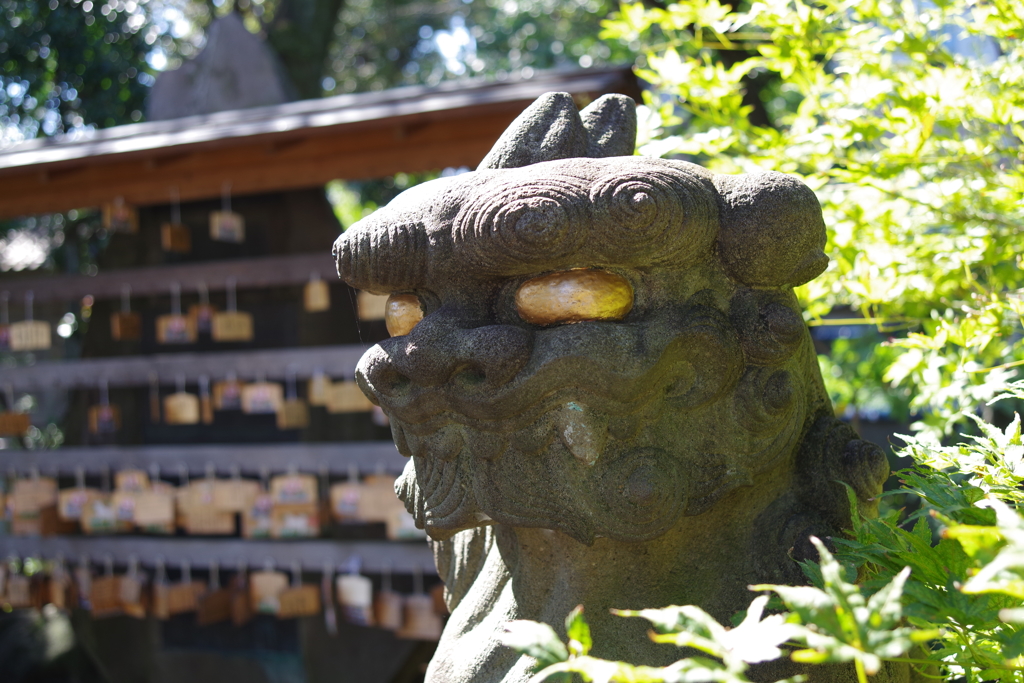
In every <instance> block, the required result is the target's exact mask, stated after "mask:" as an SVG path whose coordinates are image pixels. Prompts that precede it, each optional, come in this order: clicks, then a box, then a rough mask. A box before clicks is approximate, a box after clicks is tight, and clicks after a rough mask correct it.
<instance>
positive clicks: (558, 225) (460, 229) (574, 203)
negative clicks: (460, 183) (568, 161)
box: [453, 176, 592, 270]
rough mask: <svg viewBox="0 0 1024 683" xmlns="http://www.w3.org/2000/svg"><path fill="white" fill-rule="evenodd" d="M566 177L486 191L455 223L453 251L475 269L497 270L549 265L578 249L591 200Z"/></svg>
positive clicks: (509, 183) (514, 183)
mask: <svg viewBox="0 0 1024 683" xmlns="http://www.w3.org/2000/svg"><path fill="white" fill-rule="evenodd" d="M574 180H575V179H572V178H569V177H559V176H553V177H550V176H549V177H547V178H544V179H540V180H535V181H533V182H527V183H524V182H523V180H522V179H518V178H517V179H516V180H513V181H506V182H504V183H501V184H499V185H497V186H494V187H485V188H484V189H483V191H481V193H480V194H478V195H476V196H475V197H473V198H471V199H470V200H469V201H468V202H467V203H466V204H464V205H463V206H462V209H461V210H460V211H459V213H458V215H457V216H456V218H455V224H454V229H453V238H454V241H455V245H456V248H462V249H467V250H469V251H470V252H471V253H472V254H473V256H474V257H475V258H474V264H479V265H480V266H481V267H482V268H485V269H492V270H493V269H500V268H502V267H505V266H508V265H509V264H514V263H531V262H537V261H548V260H552V259H558V258H561V257H564V256H566V255H568V254H571V253H572V252H574V251H576V250H578V249H579V248H580V245H581V243H582V242H583V240H584V238H586V236H587V231H586V230H585V229H584V228H585V226H587V225H588V224H589V223H590V222H591V220H592V218H591V206H590V200H589V198H588V197H587V195H586V193H585V192H584V191H583V190H582V189H580V188H579V187H578V182H579V181H578V180H576V181H575V182H574Z"/></svg>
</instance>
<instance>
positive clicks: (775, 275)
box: [712, 171, 828, 287]
mask: <svg viewBox="0 0 1024 683" xmlns="http://www.w3.org/2000/svg"><path fill="white" fill-rule="evenodd" d="M712 182H714V184H715V188H716V189H717V190H718V195H719V211H718V215H719V231H718V254H719V256H720V257H721V259H722V263H723V265H724V266H725V269H726V271H727V272H728V273H729V275H731V276H732V277H733V278H735V279H736V280H739V281H740V282H742V283H743V284H745V285H748V286H750V287H796V286H797V285H802V284H804V283H805V282H809V281H811V280H813V279H814V278H816V277H818V276H819V275H821V273H822V271H824V270H825V267H826V266H828V257H827V256H826V255H825V252H824V248H825V221H824V220H823V218H822V216H821V205H820V204H819V203H818V198H817V197H815V196H814V192H813V191H811V188H809V187H807V186H806V185H804V184H803V183H802V182H801V181H800V180H798V179H796V178H794V177H793V176H789V175H785V174H784V173H777V172H775V171H762V172H760V173H750V174H746V175H736V176H730V175H716V176H715V177H714V178H713V180H712Z"/></svg>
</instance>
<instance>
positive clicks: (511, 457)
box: [334, 93, 889, 683]
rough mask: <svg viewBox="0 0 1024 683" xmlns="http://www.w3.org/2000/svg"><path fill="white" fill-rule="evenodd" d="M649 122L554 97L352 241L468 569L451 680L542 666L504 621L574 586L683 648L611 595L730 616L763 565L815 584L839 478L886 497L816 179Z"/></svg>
mask: <svg viewBox="0 0 1024 683" xmlns="http://www.w3.org/2000/svg"><path fill="white" fill-rule="evenodd" d="M635 137H636V114H635V109H634V104H633V102H632V100H630V99H628V98H625V97H622V96H616V95H609V96H605V97H602V98H601V99H599V100H597V101H596V102H594V103H593V104H592V105H590V106H589V107H587V108H586V109H584V110H583V111H582V112H581V111H578V110H577V108H576V107H575V105H574V103H573V101H572V98H571V97H570V96H569V95H567V94H563V93H552V94H548V95H545V96H543V97H541V98H540V99H538V100H537V101H536V102H535V103H534V104H533V105H531V106H530V107H529V108H528V109H527V110H526V111H525V112H524V113H523V114H522V115H521V116H520V117H519V118H518V119H517V120H516V121H515V122H514V123H513V124H512V125H511V127H510V128H509V129H508V130H507V131H506V132H505V133H504V134H503V135H502V137H501V139H500V140H498V142H497V144H496V145H495V147H494V149H492V150H491V152H490V153H489V154H488V155H487V157H486V158H485V159H484V161H483V162H482V163H481V165H480V167H479V168H478V169H477V170H476V171H475V172H472V173H466V174H463V175H459V176H455V177H449V178H442V179H439V180H435V181H432V182H428V183H425V184H423V185H420V186H417V187H415V188H412V189H410V190H408V191H406V192H404V193H402V194H401V195H400V196H399V197H398V198H396V199H395V200H394V201H392V202H391V203H390V204H388V205H387V206H386V207H385V208H383V209H381V210H379V211H377V212H376V213H374V214H373V215H372V216H369V217H368V218H366V219H364V220H362V221H360V222H359V223H357V224H356V225H354V226H352V227H351V228H350V229H349V230H348V231H347V232H345V234H344V235H342V236H341V237H340V238H339V239H338V241H337V243H336V244H335V247H334V251H335V256H336V257H337V263H338V272H339V274H340V275H341V277H342V279H343V280H345V281H346V282H347V283H348V284H350V285H352V286H353V287H357V288H359V289H364V290H369V291H371V292H376V293H384V294H390V295H391V298H390V299H389V303H388V311H389V327H390V329H391V331H392V334H393V336H392V337H391V338H390V339H388V340H386V341H383V342H381V343H380V344H378V345H376V346H374V347H373V348H372V349H370V350H369V351H368V352H367V353H366V355H365V356H363V358H362V360H361V361H360V363H359V367H358V370H357V381H358V382H359V384H360V386H361V387H362V389H363V391H364V392H366V394H367V395H368V396H369V397H370V398H371V400H373V402H374V403H377V404H379V405H380V406H381V408H382V409H383V410H384V412H385V413H386V414H387V415H388V416H389V417H390V419H391V426H392V430H393V432H394V438H395V444H396V445H397V447H398V450H399V451H401V452H402V453H403V454H404V455H406V456H410V457H411V460H410V462H409V463H408V465H407V466H406V468H405V473H404V474H403V475H402V477H401V479H400V480H399V482H398V485H397V489H398V493H399V495H400V496H401V497H402V499H403V500H404V501H405V504H406V506H407V507H408V509H409V510H410V512H411V513H412V514H413V515H414V516H415V518H416V521H417V523H418V524H420V525H422V526H424V527H425V528H426V530H427V533H428V534H429V535H430V537H431V539H433V546H434V551H435V556H436V560H437V566H438V570H439V571H440V573H441V576H442V578H443V579H444V581H445V585H446V587H447V592H446V597H447V600H448V605H449V608H450V609H451V610H452V615H451V618H450V620H449V622H448V625H447V627H446V628H445V631H444V635H443V636H442V639H441V642H440V645H439V648H438V650H437V654H436V656H435V658H434V660H433V662H432V663H431V666H430V669H429V671H428V675H427V680H428V681H431V682H433V683H466V682H469V681H473V682H498V681H505V682H511V681H525V680H526V679H527V678H528V676H529V670H530V667H531V665H532V660H530V659H529V658H527V657H520V656H519V655H518V654H517V653H515V652H513V651H512V650H510V649H508V648H505V647H503V646H501V645H500V644H499V643H498V641H497V638H498V636H499V635H500V633H501V632H502V631H503V627H504V624H505V623H506V622H508V621H509V620H512V619H533V620H539V621H545V622H547V623H549V624H551V625H552V626H554V627H555V628H556V629H561V626H560V624H561V623H562V621H563V619H564V618H565V615H566V614H567V613H568V612H569V611H570V610H571V609H572V608H573V607H575V606H576V605H578V604H583V605H584V606H585V608H586V610H587V615H588V619H589V621H590V622H591V627H592V629H593V630H594V632H595V637H594V640H595V643H596V649H595V652H594V654H595V655H596V656H600V657H605V658H610V659H625V660H628V661H631V662H635V663H646V664H665V663H668V662H671V661H674V660H675V659H677V658H678V657H679V651H678V650H677V649H676V648H674V647H672V646H669V645H659V644H654V643H651V642H650V641H649V639H648V638H646V636H645V630H646V625H645V624H644V623H640V622H641V621H642V620H636V619H629V620H627V619H621V618H618V617H614V616H611V615H609V613H608V609H609V608H625V609H638V608H642V607H662V606H665V605H669V604H696V605H700V606H701V607H703V608H704V609H706V610H708V611H709V612H711V613H712V614H713V615H715V616H716V617H718V618H719V619H722V620H727V619H728V618H729V617H730V616H731V615H732V614H733V613H735V612H736V611H738V610H741V609H744V608H745V607H746V606H747V605H748V604H749V602H750V600H751V599H752V598H753V595H752V594H751V593H750V592H749V591H748V589H747V586H748V585H749V584H752V583H763V582H780V583H781V582H802V580H803V578H802V574H801V572H800V570H799V568H798V567H797V565H796V563H795V562H794V559H800V558H802V557H807V556H810V555H811V554H812V553H813V547H812V546H811V545H810V544H809V542H808V540H807V539H808V536H810V535H812V534H814V535H817V536H819V537H829V536H832V535H834V534H836V533H838V532H840V530H841V529H843V528H844V527H846V526H847V525H848V524H849V523H850V504H849V499H848V497H847V489H846V487H844V485H843V484H846V485H848V486H849V487H850V489H851V490H852V491H853V492H854V493H855V495H856V498H857V501H858V503H859V505H860V506H861V509H862V510H863V511H865V512H871V510H872V508H873V506H874V502H873V501H874V498H875V496H877V495H878V494H879V492H880V491H881V486H882V482H883V481H884V480H885V479H886V477H887V476H888V471H889V470H888V467H887V464H886V458H885V456H884V454H883V452H882V451H881V450H880V449H879V448H878V447H877V446H874V445H872V444H869V443H866V442H864V441H860V440H859V439H858V438H857V437H856V435H855V434H854V432H853V431H852V430H851V429H850V428H849V427H847V426H845V425H844V424H843V423H841V422H839V421H838V420H836V419H835V417H834V414H833V410H832V405H831V403H830V402H829V399H828V396H827V394H826V393H825V390H824V388H823V384H822V380H821V374H820V372H819V370H818V364H817V360H816V357H815V352H814V348H813V346H812V343H811V339H810V336H809V334H808V331H807V328H806V326H805V325H804V323H803V319H802V317H801V315H800V310H799V307H798V304H797V300H796V298H795V296H794V294H793V287H795V286H797V285H800V284H802V283H805V282H807V281H809V280H811V279H812V278H814V277H816V276H817V275H818V274H820V273H821V272H822V271H823V270H824V269H825V266H826V264H827V261H828V259H827V257H826V256H825V254H824V253H823V251H822V249H823V247H824V245H825V226H824V223H823V221H822V215H821V208H820V206H819V204H818V201H817V199H816V198H815V196H814V193H813V192H811V190H810V189H809V188H807V187H806V186H805V185H804V184H802V183H801V182H800V181H799V180H797V179H795V178H793V177H790V176H787V175H784V174H781V173H775V172H764V173H752V174H747V175H738V176H730V175H716V174H714V173H711V172H709V171H707V170H705V169H704V168H701V167H699V166H696V165H694V164H690V163H686V162H683V161H671V160H664V159H652V158H643V157H636V156H631V155H632V153H633V149H634V144H635ZM417 321H418V322H417ZM755 675H756V674H755ZM768 675H775V672H767V671H766V672H764V677H767V676H768ZM829 678H832V679H836V678H840V679H841V678H846V676H845V675H844V674H842V673H841V672H840V671H834V672H833V673H832V674H830V675H829Z"/></svg>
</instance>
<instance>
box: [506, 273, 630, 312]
mask: <svg viewBox="0 0 1024 683" xmlns="http://www.w3.org/2000/svg"><path fill="white" fill-rule="evenodd" d="M632 308H633V287H632V286H631V285H630V284H629V281H628V280H627V279H626V278H624V277H622V276H621V275H616V274H615V273H610V272H608V271H607V270H584V269H578V270H565V271H562V272H559V273H550V274H548V275H541V276H540V277H535V278H532V279H530V280H527V281H526V282H524V283H523V284H522V285H520V286H519V291H517V292H516V310H517V311H519V317H520V318H522V319H523V320H525V321H526V322H528V323H532V324H534V325H557V324H559V323H578V322H583V321H585V320H622V319H623V318H625V317H626V314H627V313H629V311H630V309H632Z"/></svg>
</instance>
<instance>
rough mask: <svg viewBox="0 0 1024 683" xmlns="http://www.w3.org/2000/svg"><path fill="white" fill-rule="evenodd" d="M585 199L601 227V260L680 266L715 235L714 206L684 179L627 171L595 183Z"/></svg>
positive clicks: (702, 190)
mask: <svg viewBox="0 0 1024 683" xmlns="http://www.w3.org/2000/svg"><path fill="white" fill-rule="evenodd" d="M590 199H591V201H592V202H593V203H594V212H595V215H596V216H597V217H598V219H599V220H601V221H603V222H605V223H606V225H605V229H604V230H603V231H602V238H603V239H602V241H601V244H600V245H599V248H601V250H602V251H603V252H604V254H605V255H606V256H614V257H619V258H621V256H622V254H623V253H626V254H630V255H631V256H640V255H642V257H643V260H644V261H646V262H651V260H653V261H654V262H657V263H664V262H668V261H670V260H671V261H672V262H678V261H679V260H680V259H682V260H684V261H685V260H688V259H689V258H690V257H692V256H694V255H695V254H697V253H699V252H701V251H703V250H705V249H707V248H708V247H709V246H710V244H711V241H712V240H713V239H714V236H715V235H714V227H715V225H714V220H713V218H714V216H715V211H716V208H715V206H714V204H713V203H712V202H711V199H710V198H709V196H708V193H707V191H706V189H705V188H703V187H701V186H699V185H698V184H696V183H695V181H694V179H692V178H689V177H688V176H685V175H683V174H675V173H667V172H664V171H661V170H654V169H644V170H643V172H642V173H638V172H637V170H636V169H632V168H631V169H629V170H628V171H622V172H619V173H616V174H614V175H609V176H605V177H603V178H599V179H598V180H596V181H594V183H593V185H592V186H591V190H590Z"/></svg>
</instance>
